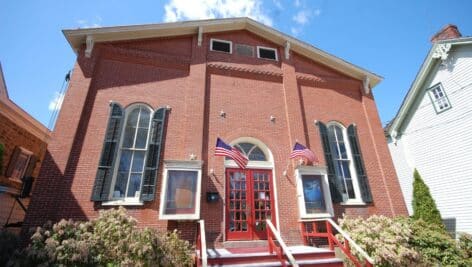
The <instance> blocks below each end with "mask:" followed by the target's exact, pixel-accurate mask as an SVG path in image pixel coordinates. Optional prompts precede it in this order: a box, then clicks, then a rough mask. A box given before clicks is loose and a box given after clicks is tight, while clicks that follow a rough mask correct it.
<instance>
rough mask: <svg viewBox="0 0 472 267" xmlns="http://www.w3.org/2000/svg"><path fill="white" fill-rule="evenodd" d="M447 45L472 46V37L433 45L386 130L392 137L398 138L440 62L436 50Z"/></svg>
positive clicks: (448, 40)
mask: <svg viewBox="0 0 472 267" xmlns="http://www.w3.org/2000/svg"><path fill="white" fill-rule="evenodd" d="M445 44H450V45H451V46H458V45H468V44H472V37H461V38H454V39H447V40H441V41H439V42H436V43H434V44H433V46H432V47H431V49H430V50H429V52H428V55H427V56H426V58H425V60H424V61H423V64H422V65H421V68H420V70H419V71H418V73H417V74H416V77H415V79H414V80H413V83H412V84H411V86H410V89H409V90H408V93H407V94H406V96H405V98H404V99H403V102H402V104H401V106H400V108H399V110H398V112H397V114H396V115H395V117H394V118H393V119H392V122H391V123H390V125H389V127H388V128H387V129H386V130H387V134H388V135H390V136H391V137H393V138H396V137H397V135H398V134H399V132H400V130H401V127H402V124H403V122H404V120H405V118H406V115H407V114H408V113H409V111H410V109H411V107H412V106H413V103H414V101H415V99H416V96H417V95H418V93H420V92H421V89H422V88H423V84H424V82H425V79H426V78H427V76H428V74H429V73H430V71H431V69H432V68H433V67H434V66H435V64H436V63H437V62H438V58H435V55H434V54H435V52H436V50H437V49H438V47H440V46H442V45H445Z"/></svg>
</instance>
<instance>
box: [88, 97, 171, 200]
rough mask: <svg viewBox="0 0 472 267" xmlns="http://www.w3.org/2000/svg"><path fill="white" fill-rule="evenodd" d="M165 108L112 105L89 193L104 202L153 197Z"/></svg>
mask: <svg viewBox="0 0 472 267" xmlns="http://www.w3.org/2000/svg"><path fill="white" fill-rule="evenodd" d="M165 116H166V109H165V108H160V109H158V110H156V111H155V112H153V111H152V109H151V108H150V107H148V106H147V105H144V104H134V105H131V106H129V107H128V108H126V109H123V108H121V106H120V105H119V104H117V103H112V104H111V112H110V118H109V120H108V127H107V131H106V134H105V141H104V144H103V149H102V155H101V158H100V162H99V167H98V171H97V177H96V179H95V185H94V188H93V193H92V200H94V201H108V202H106V203H104V204H105V205H120V204H140V203H142V202H143V201H152V200H154V194H155V187H156V180H157V175H158V166H159V158H160V149H161V146H162V138H163V132H164V129H165Z"/></svg>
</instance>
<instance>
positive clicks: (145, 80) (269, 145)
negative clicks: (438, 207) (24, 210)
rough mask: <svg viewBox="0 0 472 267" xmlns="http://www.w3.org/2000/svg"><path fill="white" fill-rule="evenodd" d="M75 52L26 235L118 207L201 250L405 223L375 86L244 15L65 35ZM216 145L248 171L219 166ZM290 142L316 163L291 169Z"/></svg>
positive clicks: (370, 78) (358, 71) (364, 75)
mask: <svg viewBox="0 0 472 267" xmlns="http://www.w3.org/2000/svg"><path fill="white" fill-rule="evenodd" d="M64 35H65V37H66V39H67V40H68V41H69V43H70V45H71V46H72V48H73V49H74V51H76V53H77V63H76V65H75V67H74V70H73V74H72V78H71V80H70V86H69V89H68V91H67V94H66V96H65V98H64V102H63V106H62V109H61V111H60V114H59V117H58V120H57V123H56V128H55V131H54V132H53V133H52V137H51V142H50V144H49V147H48V152H47V156H46V159H45V161H44V164H43V167H42V169H41V175H40V179H39V181H38V184H37V186H36V188H35V191H34V195H33V196H34V197H33V201H32V204H31V209H30V210H29V211H28V215H27V225H26V227H29V226H34V225H39V224H41V223H43V222H44V221H45V220H47V219H52V220H59V219H60V218H74V219H89V218H93V217H96V216H97V214H98V211H99V210H101V209H104V208H109V207H113V206H118V205H123V206H126V208H127V209H128V210H129V212H130V214H131V215H132V216H134V217H135V218H136V219H137V220H138V221H139V223H140V225H142V226H150V227H155V228H159V229H175V228H176V229H178V230H180V231H181V232H182V234H183V236H184V237H185V238H187V239H189V240H192V241H194V240H195V234H196V229H197V224H196V223H195V221H196V220H197V219H203V220H204V221H205V226H206V231H205V232H206V236H207V241H208V244H209V245H215V246H217V247H219V246H223V245H224V244H225V243H227V242H229V241H235V240H236V241H239V240H258V239H265V238H266V236H265V231H264V229H265V219H271V221H272V223H273V224H274V225H275V226H276V228H277V229H278V230H279V231H280V232H281V234H282V237H283V239H284V240H285V241H286V242H287V243H288V244H301V243H302V239H301V236H300V224H299V222H300V220H302V219H313V218H319V217H335V218H336V217H340V216H343V214H348V215H360V216H369V215H372V214H384V215H388V216H394V215H406V214H407V211H406V208H405V203H404V200H403V198H402V194H401V191H400V188H399V184H398V181H397V177H396V175H395V171H394V168H393V165H392V161H391V157H390V154H389V152H388V149H387V145H386V142H385V139H384V135H383V130H382V127H381V124H380V120H379V116H378V113H377V108H376V105H375V101H374V98H373V95H372V88H373V87H374V86H375V85H376V84H377V83H379V82H380V80H381V78H380V77H379V76H377V75H375V74H373V73H371V72H368V71H366V70H364V69H362V68H360V67H357V66H355V65H353V64H350V63H348V62H346V61H343V60H342V59H339V58H337V57H335V56H333V55H330V54H328V53H326V52H324V51H321V50H319V49H317V48H315V47H313V46H311V45H309V44H306V43H303V42H301V41H299V40H297V39H295V38H293V37H290V36H288V35H285V34H283V33H281V32H278V31H276V30H274V29H272V28H269V27H267V26H264V25H262V24H260V23H258V22H255V21H253V20H250V19H247V18H237V19H220V20H206V21H190V22H178V23H168V24H152V25H139V26H124V27H104V28H97V29H76V30H65V31H64ZM218 137H220V138H221V139H222V140H224V141H226V142H227V143H229V144H230V145H232V146H234V147H235V148H236V149H239V150H241V151H242V152H243V153H244V154H246V155H247V156H248V157H249V163H248V166H247V168H246V169H239V168H238V165H236V164H235V162H234V161H233V160H231V159H229V158H224V157H217V156H214V150H215V143H216V140H217V138H218ZM295 142H298V143H300V144H303V145H305V146H307V147H308V148H310V149H311V150H312V151H314V152H315V154H316V155H317V156H318V158H319V161H320V163H319V164H315V165H314V166H313V165H311V164H309V163H308V164H304V163H301V162H300V161H299V160H297V159H295V160H290V159H289V154H290V152H291V151H292V147H293V146H294V144H295Z"/></svg>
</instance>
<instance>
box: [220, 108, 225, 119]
mask: <svg viewBox="0 0 472 267" xmlns="http://www.w3.org/2000/svg"><path fill="white" fill-rule="evenodd" d="M220 117H222V118H226V112H224V111H223V110H221V111H220Z"/></svg>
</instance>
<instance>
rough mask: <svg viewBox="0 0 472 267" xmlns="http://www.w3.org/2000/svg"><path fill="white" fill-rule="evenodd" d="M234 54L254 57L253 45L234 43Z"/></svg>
mask: <svg viewBox="0 0 472 267" xmlns="http://www.w3.org/2000/svg"><path fill="white" fill-rule="evenodd" d="M235 48H236V54H238V55H241V56H246V57H254V47H252V46H250V45H244V44H236V45H235Z"/></svg>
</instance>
